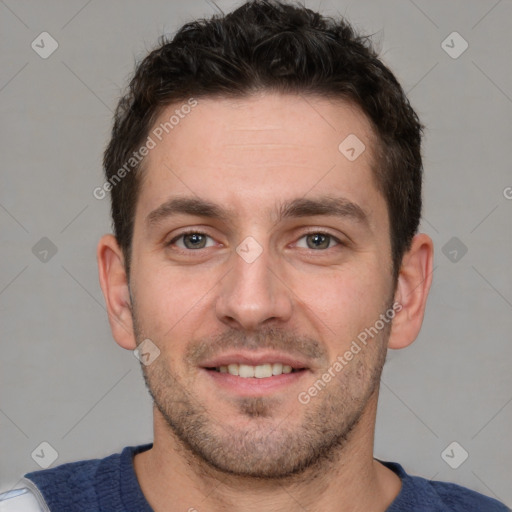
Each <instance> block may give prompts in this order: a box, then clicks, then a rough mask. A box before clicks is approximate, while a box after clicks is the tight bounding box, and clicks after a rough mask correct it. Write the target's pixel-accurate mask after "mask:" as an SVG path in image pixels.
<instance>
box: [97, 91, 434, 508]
mask: <svg viewBox="0 0 512 512" xmlns="http://www.w3.org/2000/svg"><path fill="white" fill-rule="evenodd" d="M177 107H178V108H179V105H171V106H169V107H168V108H166V109H165V110H164V111H163V112H162V115H161V118H160V119H159V120H157V122H156V125H158V124H159V123H160V122H162V121H165V120H166V119H168V118H169V116H170V115H171V114H172V113H173V111H174V110H175V109H176V108H177ZM349 134H355V135H356V136H357V137H358V138H359V139H360V140H361V141H363V143H364V144H365V146H366V150H365V151H364V152H363V153H362V154H361V155H360V156H359V157H358V158H357V159H356V160H354V161H349V160H348V159H347V158H346V157H345V156H344V155H343V154H342V153H341V152H340V151H339V150H338V145H339V144H340V142H341V141H343V140H344V139H345V138H346V137H347V136H348V135H349ZM373 147H375V136H374V134H373V132H372V128H371V126H370V124H369V123H368V121H367V119H366V117H365V116H364V115H363V114H362V113H361V112H360V111H359V110H358V109H357V108H356V107H354V106H351V105H349V104H347V103H343V102H339V101H338V102H335V101H331V100H327V99H325V98H324V99H322V98H318V97H308V98H305V97H300V96H294V95H278V94H273V93H272V94H271V93H261V94H258V95H253V96H250V97H246V98H243V99H236V100H234V99H227V98H223V99H219V98H215V99H213V98H210V99H208V98H205V99H200V100H198V105H197V106H196V107H195V108H194V109H193V111H192V112H191V113H190V114H189V115H188V116H186V117H185V118H184V119H182V120H181V121H180V123H179V125H177V126H176V127H175V128H174V129H173V131H172V132H170V133H169V134H168V135H167V136H166V137H165V138H164V139H163V140H162V141H161V142H159V143H158V144H157V146H156V147H155V148H154V149H152V150H151V151H150V153H149V154H148V156H147V157H146V160H145V163H144V171H143V172H144V174H143V180H142V187H141V190H140V196H139V199H138V203H137V208H136V214H135V225H134V237H133V245H132V263H131V269H130V271H131V275H130V283H128V282H127V279H126V272H125V268H124V258H123V253H122V251H121V250H120V248H119V246H118V244H117V242H116V240H115V238H114V237H113V236H112V235H105V236H104V237H102V239H101V241H100V243H99V245H98V264H99V273H100V283H101V286H102V290H103V293H104V296H105V299H106V303H107V309H108V314H109V320H110V324H111V328H112V332H113V336H114V338H115V340H116V342H117V343H118V344H119V345H120V346H122V347H123V348H126V349H128V350H133V349H135V348H136V346H137V344H138V343H140V342H141V341H142V340H144V339H146V338H149V339H151V341H152V343H154V344H155V345H156V346H157V347H158V349H159V350H160V355H159V356H158V357H157V358H156V359H155V360H154V361H153V362H152V363H151V364H149V365H147V366H145V365H142V369H143V372H144V377H145V380H146V383H147V385H148V388H149V390H150V392H151V394H152V396H153V398H154V401H155V407H154V445H153V448H152V449H151V450H149V451H147V452H144V453H141V454H138V455H137V456H135V458H134V468H135V472H136V475H137V478H138V480H139V483H140V485H141V488H142V491H143V492H144V495H145V496H146V499H147V500H148V502H149V503H150V505H151V506H152V507H153V509H154V510H155V511H157V512H159V511H169V510H189V509H191V508H195V509H197V510H198V511H203V510H208V511H221V510H223V511H230V510H246V511H253V510H254V511H256V510H258V511H285V510H286V511H294V510H297V511H298V510H304V509H307V510H310V511H316V510H318V511H320V510H321V511H334V510H336V511H340V510H346V511H349V510H350V511H356V512H357V511H368V510H374V511H385V510H386V509H387V508H388V506H389V505H390V504H391V502H392V501H393V500H394V498H395V497H396V496H397V495H398V493H399V491H400V487H401V482H400V479H399V478H398V477H397V476H396V475H395V474H394V473H393V472H392V471H390V470H388V469H387V468H385V467H384V466H383V465H382V464H380V463H379V462H377V461H376V460H374V459H373V442H374V429H375V417H376V408H377V399H378V388H379V380H380V373H381V371H382V366H383V364H384V360H385V354H386V350H387V348H393V349H399V348H403V347H406V346H408V345H409V344H410V343H412V342H413V341H414V339H415V338H416V337H417V335H418V332H419V330H420V327H421V323H422V320H423V316H424V311H425V304H426V300H427V295H428V291H429V288H430V284H431V276H432V260H433V246H432V241H431V239H430V238H429V237H428V236H427V235H425V234H418V235H416V236H415V237H414V239H413V242H412V244H411V248H410V250H409V251H408V252H407V253H406V254H405V255H404V258H403V261H402V265H401V268H400V272H399V277H398V281H397V282H396V283H395V282H393V279H392V273H391V270H390V269H391V245H390V229H389V221H388V215H387V207H386V203H385V200H384V197H383V195H382V193H381V192H380V190H379V189H378V187H377V185H376V183H375V181H374V179H373V173H372V165H375V162H374V161H373V154H372V148H373ZM324 195H329V196H330V197H337V198H340V197H342V198H345V199H346V200H348V201H350V202H352V203H355V204H357V205H358V206H359V207H360V208H361V210H362V211H363V212H364V213H365V215H366V221H364V222H363V221H361V220H357V219H355V218H354V217H352V216H343V217H336V216H330V215H329V216H325V215H314V216H311V215H310V216H305V217H298V218H293V217H292V218H284V219H281V220H279V219H278V215H277V212H278V208H279V207H280V206H281V205H282V203H284V202H287V201H291V200H294V199H297V198H317V197H320V196H324ZM174 197H192V198H196V199H197V198H201V199H203V200H208V201H211V202H214V203H216V204H218V205H220V206H223V207H225V208H229V209H232V210H233V211H234V212H236V215H235V216H234V217H232V218H228V219H224V220H220V219H212V218H208V217H199V216H196V215H189V214H179V215H175V216H171V217H164V218H160V220H159V221H158V222H154V223H153V224H149V223H148V221H147V218H148V216H149V215H150V213H151V212H153V211H154V210H156V209H157V208H158V207H159V206H160V205H162V204H163V203H165V202H166V201H168V200H169V199H170V198H174ZM188 228H190V229H191V230H192V231H195V232H197V233H203V234H205V235H208V238H206V239H202V238H200V239H199V241H200V242H201V240H203V242H202V243H198V239H197V238H194V237H193V236H192V237H190V236H189V237H185V238H183V237H182V238H178V239H177V240H175V241H174V243H173V244H171V245H166V244H167V243H168V242H170V241H171V240H173V239H175V238H176V237H178V236H179V235H180V234H182V233H183V231H185V229H188ZM315 233H327V234H329V235H331V236H332V237H334V238H327V239H325V238H322V237H320V239H315V237H314V234H315ZM308 235H309V236H308ZM249 236H250V237H253V239H254V240H256V241H257V243H258V244H259V246H260V247H261V254H259V256H258V257H257V258H256V259H255V260H254V261H252V262H251V263H248V262H247V261H245V260H244V259H243V258H242V257H241V256H240V254H239V253H237V251H236V249H237V247H238V246H240V244H241V243H242V242H243V241H244V240H245V239H246V237H249ZM313 239H315V240H317V241H316V243H315V240H313ZM318 240H319V241H318ZM337 241H339V243H337ZM185 243H187V244H188V245H185ZM202 244H203V245H202ZM318 245H319V246H320V248H318ZM197 246H199V247H202V248H201V249H200V250H199V249H196V248H194V247H197ZM187 247H189V248H187ZM190 247H192V248H190ZM241 247H244V246H243V245H242V246H241ZM251 247H253V248H252V249H251V251H252V250H254V246H251ZM315 247H316V248H315ZM246 248H247V246H246ZM393 302H397V303H399V304H400V306H401V310H400V311H399V312H398V313H396V315H395V317H394V319H393V322H392V324H390V325H388V326H387V327H386V328H384V329H381V330H380V331H379V333H378V335H377V336H375V337H374V338H373V339H372V340H371V341H370V342H369V343H368V344H367V345H366V346H364V347H363V348H362V350H361V351H360V352H359V353H358V354H357V355H355V356H354V358H353V359H352V360H351V361H350V362H348V364H347V365H346V366H344V367H343V369H342V370H341V371H338V372H335V377H334V378H333V379H332V380H331V381H330V382H329V383H328V384H327V385H326V386H325V389H322V391H321V392H319V393H318V394H317V396H315V397H313V398H311V401H310V402H309V403H307V404H303V403H300V401H299V400H298V398H297V397H298V394H299V393H300V392H302V391H305V390H308V388H310V387H311V386H312V385H313V384H314V383H315V381H317V380H318V379H319V378H321V376H322V375H323V374H324V373H325V372H326V371H327V369H328V368H329V367H331V366H332V364H333V362H334V361H336V358H337V356H339V355H343V354H344V353H345V352H346V351H347V350H348V349H349V348H350V346H351V343H352V341H353V340H355V339H356V337H357V335H358V334H359V333H361V332H362V331H364V329H365V328H368V327H370V326H374V325H375V323H376V321H377V320H378V319H379V315H380V314H382V313H384V312H385V311H386V309H388V308H389V307H391V305H392V304H393ZM230 349H239V350H243V351H246V352H251V353H263V352H265V351H270V350H278V351H280V352H282V353H286V354H292V355H294V356H296V357H299V358H300V359H301V361H303V362H305V363H306V364H305V365H304V366H306V367H307V370H306V371H304V372H302V373H301V376H300V378H298V379H295V380H294V381H293V382H292V383H290V384H289V385H287V386H284V387H282V388H279V389H278V390H275V391H273V392H269V393H266V394H263V395H260V396H256V395H255V396H251V395H249V396H241V395H240V394H239V393H238V392H237V391H236V390H233V389H230V390H226V389H225V388H222V387H221V386H218V385H217V384H216V381H213V380H212V379H211V375H210V374H209V373H208V371H207V370H204V369H202V368H201V363H202V362H204V361H205V360H206V359H207V358H208V356H216V355H219V354H222V353H225V351H227V350H230Z"/></svg>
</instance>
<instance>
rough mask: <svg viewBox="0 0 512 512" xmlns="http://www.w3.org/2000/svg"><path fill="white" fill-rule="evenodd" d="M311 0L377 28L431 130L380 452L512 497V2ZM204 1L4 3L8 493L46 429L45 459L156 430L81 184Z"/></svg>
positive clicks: (109, 449)
mask: <svg viewBox="0 0 512 512" xmlns="http://www.w3.org/2000/svg"><path fill="white" fill-rule="evenodd" d="M217 5H218V6H219V7H220V8H221V9H223V10H224V11H227V10H230V9H231V7H232V6H233V5H235V3H234V2H231V1H219V2H217ZM306 5H307V6H308V7H310V8H313V9H318V8H320V10H321V11H322V12H324V13H327V14H336V13H340V14H345V15H347V17H348V18H349V19H350V20H351V21H352V22H353V23H354V24H355V25H356V26H357V27H358V28H360V29H362V30H363V31H364V32H366V33H373V34H375V36H374V40H375V41H376V43H377V45H378V47H379V48H381V50H382V55H383V57H384V60H385V61H386V62H387V63H388V64H389V65H390V66H391V68H392V69H393V70H394V71H395V73H396V75H397V76H398V78H399V80H401V82H402V84H403V85H404V88H405V89H406V90H407V91H408V93H409V97H410V99H411V102H412V104H413V106H414V107H415V108H416V109H417V111H418V113H419V115H420V117H421V118H422V120H423V122H424V123H425V124H426V125H427V127H428V130H427V133H426V138H425V146H424V155H425V162H424V163H425V171H426V176H425V188H424V196H425V209H424V220H423V222H422V230H423V231H424V232H426V233H428V234H429V235H430V236H431V237H432V238H433V240H434V242H435V245H436V255H435V271H434V284H433V288H432V290H431V295H430V299H429V303H428V307H427V314H426V319H425V322H424V325H423V330H422V332H421V334H420V336H419V338H418V340H417V341H416V342H415V343H414V344H413V345H412V346H411V347H410V348H408V349H405V350H401V351H390V353H389V359H388V362H387V365H386V367H385V370H384V374H383V378H382V390H381V399H380V406H379V412H378V421H377V434H376V446H375V455H376V456H377V457H378V458H380V459H384V460H394V461H399V462H401V463H402V464H403V465H404V467H405V468H406V470H408V471H409V472H412V473H415V474H420V475H422V476H424V477H426V478H435V479H438V480H447V481H452V482H457V483H460V484H463V485H466V486H468V487H471V488H473V489H476V490H478V491H480V492H483V493H485V494H488V495H491V496H496V497H499V498H500V499H501V500H502V501H504V502H505V503H506V504H508V506H512V486H511V485H510V482H511V480H512V441H511V435H510V434H511V424H512V403H511V402H512V372H511V371H510V363H511V361H512V358H511V356H512V343H510V341H511V334H510V333H511V331H512V314H511V313H512V272H511V271H510V267H509V265H510V262H511V261H512V229H511V222H510V220H511V218H512V200H511V199H507V196H508V197H509V198H510V197H512V189H511V188H507V187H512V172H511V163H510V160H511V158H510V156H511V152H510V146H511V143H512V139H511V135H512V133H511V131H512V130H511V125H512V123H511V117H512V72H511V65H510V55H511V54H512V35H511V33H512V30H511V29H512V26H511V21H512V2H511V1H510V0H501V1H496V0H480V1H476V0H472V1H468V0H460V1H446V0H436V1H421V0H415V1H414V2H413V1H412V0H411V1H408V0H395V1H387V2H381V1H378V0H373V1H370V0H366V1H361V0H358V1H352V2H349V1H346V0H343V1H342V0H335V1H327V0H324V1H322V2H320V1H316V0H315V1H308V2H307V4H306ZM215 11H216V7H215V5H214V4H213V2H209V1H204V0H196V1H188V2H187V3H185V2H183V3H182V2H169V1H163V0H162V1H151V2H135V1H120V0H119V1H109V2H100V1H98V0H92V1H88V2H87V1H83V0H81V1H66V2H64V1H60V2H57V1H46V2H36V1H34V0H33V1H13V0H3V1H0V23H1V41H0V43H1V44H0V48H1V50H0V53H1V55H0V70H1V75H0V77H1V78H0V106H1V112H2V113H1V119H2V123H1V134H0V144H1V160H0V161H1V169H2V179H1V188H0V226H1V229H0V251H1V256H0V257H1V263H2V264H1V271H0V318H1V327H0V335H1V343H2V344H1V358H0V365H1V367H0V378H1V387H0V454H1V455H0V488H1V489H2V490H7V489H9V488H11V487H12V486H14V485H15V484H16V483H17V481H18V480H19V478H20V476H21V475H23V474H24V473H25V472H27V471H32V470H36V469H39V466H38V464H37V463H36V460H39V461H43V462H44V460H43V459H45V457H46V458H48V457H50V456H51V450H49V449H48V448H45V447H44V446H43V448H38V447H39V445H40V443H41V442H43V441H46V442H48V443H49V444H50V445H51V446H52V447H53V448H54V449H55V450H56V451H57V453H58V458H57V460H56V461H55V462H54V463H53V465H57V464H60V463H63V462H68V461H72V460H77V459H81V458H93V457H103V456H106V455H107V454H110V453H113V452H115V451H119V450H120V449H121V448H122V447H123V446H125V445H128V444H138V443H144V442H149V441H151V439H152V417H151V403H150V399H149V395H148V393H147V391H146V390H145V387H144V383H143V380H142V376H141V371H140V368H139V363H138V361H137V360H136V359H135V357H134V356H133V354H132V353H131V352H129V351H124V350H122V349H121V348H119V347H118V346H117V345H116V344H115V343H114V341H113V340H112V338H111V334H110V330H109V326H108V323H107V315H106V311H105V307H104V301H103V297H102V294H101V290H100V287H99V284H98V278H97V268H96V261H95V248H96V244H97V241H98V239H99V237H100V236H101V234H103V233H104V232H107V231H109V229H110V221H109V216H108V214H109V212H108V208H109V204H108V198H107V199H104V200H103V201H99V200H97V199H95V198H94V197H93V195H92V191H93V189H94V188H95V187H97V186H99V185H101V184H102V183H103V179H102V170H101V158H102V151H103V149H104V147H105V144H106V141H107V139H108V136H109V131H110V127H111V116H112V110H113V109H114V107H115V104H116V100H117V98H118V97H119V92H120V88H122V87H123V86H124V84H125V83H126V79H127V78H128V77H129V75H130V73H131V71H132V69H133V64H134V61H135V60H136V59H137V60H138V59H140V58H142V57H143V56H144V55H145V53H146V51H147V50H149V49H150V48H152V47H153V46H154V44H155V42H156V39H157V37H158V36H159V35H160V34H162V33H173V32H174V31H175V30H176V28H177V27H179V26H180V25H182V24H183V23H184V22H186V21H189V20H191V19H193V18H195V17H198V16H210V15H211V14H213V13H214V12H215ZM43 31H47V32H49V33H50V34H51V36H52V37H53V38H55V40H56V41H57V42H58V44H59V47H58V49H57V50H56V51H55V53H53V54H52V55H51V56H50V57H49V58H47V59H42V58H41V57H40V56H39V55H38V54H37V53H36V52H35V51H34V50H33V49H32V48H31V43H32V41H33V40H35V39H36V37H37V36H38V35H39V34H40V33H41V32H43ZM453 31H457V32H458V33H460V35H461V36H462V37H463V38H464V40H466V41H467V43H468V44H469V47H468V49H467V50H466V51H465V52H464V53H462V55H460V56H459V57H458V58H452V57H451V56H449V55H448V54H447V53H446V51H445V50H444V49H443V47H442V42H443V41H444V40H445V39H446V38H447V36H448V35H449V34H451V33H452V32H453ZM462 43H463V42H462V40H460V39H457V38H456V39H453V37H452V38H451V39H450V38H448V40H447V43H445V45H446V44H448V45H449V46H452V47H453V48H452V49H451V51H452V52H456V51H458V50H460V49H461V48H462V46H461V45H462ZM46 48H48V46H46ZM43 237H47V238H48V239H50V240H51V242H52V243H53V244H54V245H55V247H56V248H57V252H56V254H54V255H52V252H51V251H50V252H49V253H48V254H45V253H44V252H41V251H44V249H45V244H48V242H47V241H43V242H40V245H38V246H36V249H34V250H33V247H34V246H35V245H36V244H37V243H38V242H39V241H40V239H41V238H43ZM453 237H457V240H455V241H451V242H450V240H451V239H452V238H453ZM41 244H42V245H41ZM446 244H448V245H446ZM462 244H463V245H462ZM464 247H466V248H467V253H466V254H463V249H464ZM46 248H47V249H48V247H46ZM443 248H444V249H443ZM454 251H456V252H454ZM34 253H35V254H34ZM41 259H43V261H41ZM45 259H46V261H44V260H45ZM453 441H457V442H458V443H459V444H460V445H461V446H462V447H463V448H464V449H465V450H466V451H467V452H468V453H469V457H468V459H467V460H466V461H465V462H464V463H463V464H462V465H460V467H458V469H452V468H451V467H450V466H448V464H447V463H446V462H445V461H444V460H443V459H442V457H441V453H442V452H443V450H444V449H445V448H446V447H447V446H448V445H449V444H450V443H452V442H453ZM36 448H37V450H36ZM34 450H35V452H34ZM41 450H43V451H41ZM32 453H35V454H39V459H38V457H37V456H34V457H32V456H31V454H32ZM448 453H449V454H450V455H451V460H452V461H453V460H455V461H457V460H458V458H460V454H461V451H460V449H459V448H456V449H455V450H454V451H453V452H450V451H449V452H448ZM41 454H44V455H41Z"/></svg>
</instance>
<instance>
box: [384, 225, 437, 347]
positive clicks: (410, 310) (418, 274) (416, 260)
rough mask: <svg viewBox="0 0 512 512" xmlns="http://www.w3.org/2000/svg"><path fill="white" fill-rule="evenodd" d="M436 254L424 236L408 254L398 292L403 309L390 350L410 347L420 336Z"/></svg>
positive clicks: (402, 269)
mask: <svg viewBox="0 0 512 512" xmlns="http://www.w3.org/2000/svg"><path fill="white" fill-rule="evenodd" d="M433 254H434V247H433V243H432V239H431V238H430V237H429V236H428V235H426V234H424V233H420V234H418V235H416V236H415V237H414V238H413V240H412V242H411V247H410V249H409V250H408V251H407V252H406V253H405V254H404V257H403V259H402V265H401V267H400V272H399V275H398V283H397V287H396V292H395V301H396V302H397V303H399V304H400V305H401V308H402V309H401V311H400V312H399V313H397V315H396V316H395V318H394V319H393V324H392V328H391V333H390V336H389V342H388V347H389V348H393V349H399V348H404V347H407V346H409V345H410V344H411V343H412V342H413V341H414V340H415V339H416V337H417V336H418V333H419V331H420V329H421V324H422V322H423V317H424V314H425V307H426V304H427V297H428V292H429V290H430V285H431V284H432V267H433Z"/></svg>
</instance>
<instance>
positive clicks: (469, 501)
mask: <svg viewBox="0 0 512 512" xmlns="http://www.w3.org/2000/svg"><path fill="white" fill-rule="evenodd" d="M430 485H431V486H432V488H433V489H434V490H435V492H436V494H437V495H438V496H439V497H440V499H441V501H442V502H443V504H444V505H446V506H447V507H449V510H454V511H459V510H460V511H464V512H467V511H473V510H474V511H480V510H485V511H486V512H508V511H510V509H509V508H508V507H506V506H505V505H504V504H503V503H501V502H499V501H497V500H495V499H494V498H490V497H489V496H485V495H483V494H480V493H479V492H476V491H473V490H471V489H468V488H467V487H462V486H460V485H457V484H451V483H447V482H438V481H433V482H430Z"/></svg>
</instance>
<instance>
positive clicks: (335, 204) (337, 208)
mask: <svg viewBox="0 0 512 512" xmlns="http://www.w3.org/2000/svg"><path fill="white" fill-rule="evenodd" d="M174 215H193V216H196V217H205V218H210V219H216V220H220V221H224V222H229V221H230V220H232V219H234V218H236V217H237V216H238V212H237V211H236V210H234V209H232V208H226V207H224V206H220V205H218V204H216V203H212V202H210V201H207V200H204V199H200V198H193V197H175V198H172V199H169V200H168V201H166V202H165V203H163V204H161V205H160V206H159V207H158V208H156V209H155V210H153V211H152V212H151V213H150V214H149V215H148V216H147V217H146V224H147V225H148V226H149V227H151V226H154V225H155V224H158V223H160V222H161V221H163V220H164V219H166V218H168V217H172V216H174ZM317 215H323V216H333V217H340V218H348V219H349V220H353V221H356V222H359V223H361V224H365V225H366V226H368V225H369V220H368V214H367V213H366V212H365V211H364V210H363V208H361V207H360V206H359V205H358V204H356V203H354V202H352V201H349V200H348V199H346V198H344V197H333V196H320V197H315V198H312V199H306V198H304V197H300V198H297V199H293V200H291V201H288V202H286V203H282V204H281V205H280V206H279V207H278V211H277V222H280V221H282V220H284V219H289V218H300V217H313V216H317Z"/></svg>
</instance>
